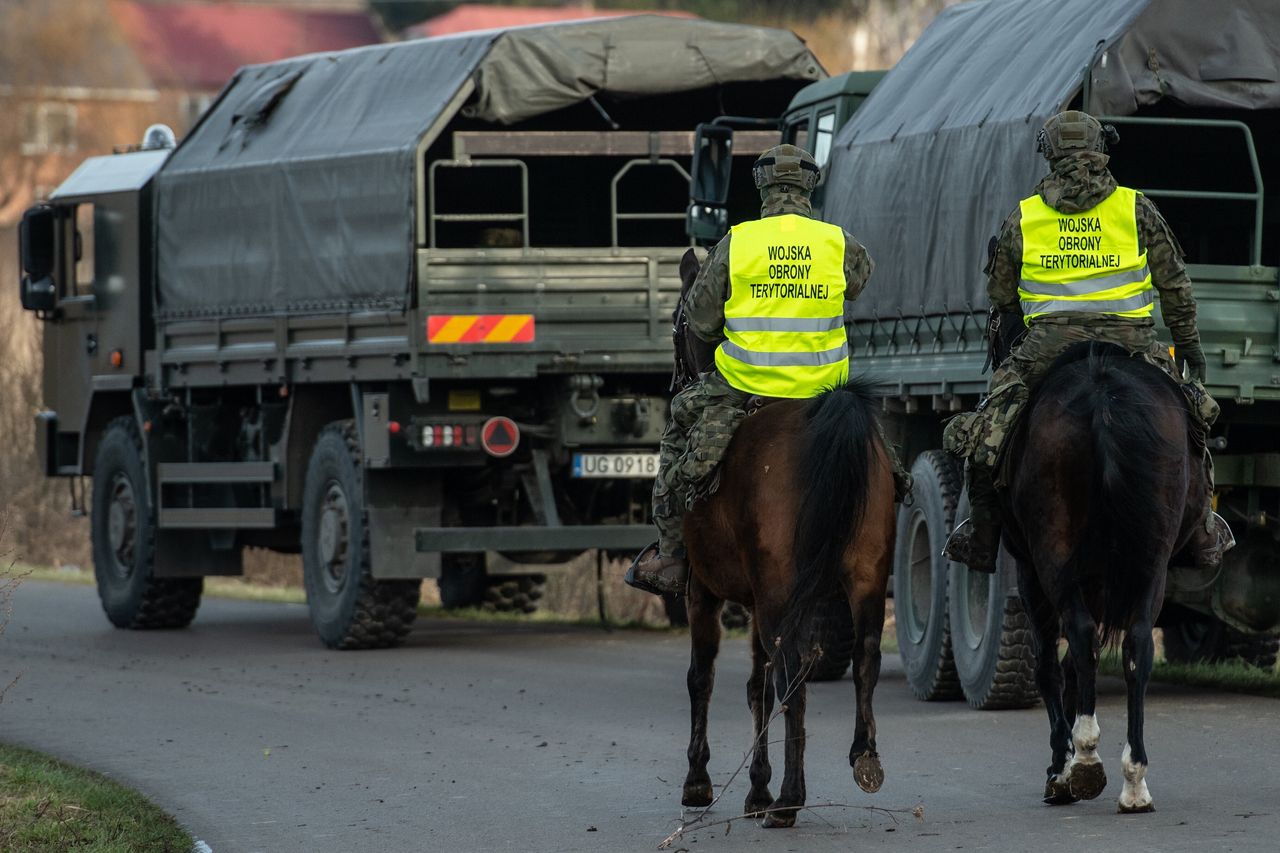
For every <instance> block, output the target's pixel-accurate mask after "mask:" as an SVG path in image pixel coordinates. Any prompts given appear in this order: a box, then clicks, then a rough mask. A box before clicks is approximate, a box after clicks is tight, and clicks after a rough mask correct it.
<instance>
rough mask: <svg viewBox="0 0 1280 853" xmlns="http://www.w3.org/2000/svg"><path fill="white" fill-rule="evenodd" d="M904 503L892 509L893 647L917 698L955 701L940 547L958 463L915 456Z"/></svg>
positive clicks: (939, 456)
mask: <svg viewBox="0 0 1280 853" xmlns="http://www.w3.org/2000/svg"><path fill="white" fill-rule="evenodd" d="M911 476H912V477H913V478H914V479H915V486H914V488H913V489H912V494H913V495H914V496H915V499H914V501H913V503H912V504H911V505H910V506H903V507H900V508H899V509H898V533H897V538H896V541H895V545H894V556H893V607H894V621H895V627H896V631H897V635H898V651H899V653H900V654H901V655H902V668H903V669H904V670H905V671H906V674H907V685H908V686H909V687H910V688H911V692H912V693H913V694H914V695H915V697H916V698H917V699H921V700H924V701H935V700H941V699H959V698H960V695H961V694H960V682H959V681H958V680H957V678H956V665H955V661H954V660H953V659H952V655H951V631H950V628H949V626H948V623H947V560H946V559H945V558H944V557H943V556H942V546H943V545H945V544H946V542H947V536H949V535H950V533H951V527H952V524H953V523H954V521H955V517H956V501H957V500H958V499H959V497H960V490H961V488H962V487H963V477H962V475H961V472H960V468H959V466H958V465H957V464H956V463H955V461H954V460H953V459H952V458H951V457H950V456H949V455H948V454H947V453H946V452H944V451H942V450H928V451H925V452H924V453H922V454H920V456H919V458H917V459H916V463H915V464H914V465H912V466H911Z"/></svg>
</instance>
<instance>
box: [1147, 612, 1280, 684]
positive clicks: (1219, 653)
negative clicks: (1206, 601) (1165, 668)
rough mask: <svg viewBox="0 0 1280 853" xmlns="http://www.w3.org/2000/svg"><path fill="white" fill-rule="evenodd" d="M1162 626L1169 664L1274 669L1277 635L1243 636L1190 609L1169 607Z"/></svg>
mask: <svg viewBox="0 0 1280 853" xmlns="http://www.w3.org/2000/svg"><path fill="white" fill-rule="evenodd" d="M1162 621H1163V623H1164V656H1165V659H1166V660H1167V661H1169V662H1170V663H1216V662H1218V661H1229V660H1242V661H1244V662H1245V663H1247V664H1249V665H1251V666H1256V667H1258V668H1259V669H1266V670H1273V669H1275V666H1276V653H1277V651H1278V650H1280V634H1274V633H1266V634H1246V633H1245V632H1243V631H1239V630H1236V629H1235V628H1232V627H1230V626H1229V625H1227V624H1225V623H1224V622H1222V621H1221V620H1220V619H1215V618H1214V617H1212V616H1208V615H1206V614H1203V613H1198V612H1196V611H1194V610H1191V609H1190V608H1186V607H1179V606H1178V605H1169V608H1168V610H1167V611H1166V614H1165V617H1164V619H1163V620H1162Z"/></svg>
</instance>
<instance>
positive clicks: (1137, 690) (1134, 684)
mask: <svg viewBox="0 0 1280 853" xmlns="http://www.w3.org/2000/svg"><path fill="white" fill-rule="evenodd" d="M1154 597H1155V591H1154V590H1149V591H1148V593H1147V595H1146V597H1145V600H1144V601H1142V602H1141V604H1140V605H1139V607H1140V610H1139V612H1140V613H1141V614H1142V615H1141V616H1140V617H1139V618H1137V619H1134V620H1133V622H1132V623H1131V624H1130V625H1129V630H1128V631H1126V632H1125V637H1124V643H1123V646H1122V649H1123V660H1124V681H1125V687H1126V688H1127V690H1128V694H1129V731H1128V739H1127V742H1126V743H1125V745H1124V752H1123V753H1122V754H1121V756H1120V770H1121V772H1122V773H1123V774H1124V788H1122V789H1121V791H1120V802H1119V807H1118V808H1119V811H1120V812H1121V813H1122V814H1135V813H1139V812H1150V811H1155V806H1154V805H1153V804H1152V801H1151V792H1150V791H1149V790H1147V747H1146V744H1145V743H1144V742H1143V734H1142V728H1143V704H1144V702H1145V699H1146V693H1147V682H1148V680H1149V679H1150V678H1151V667H1152V665H1153V663H1154V661H1155V643H1154V642H1153V641H1152V638H1151V623H1152V621H1153V620H1152V616H1151V612H1152V610H1154V602H1153V599H1154Z"/></svg>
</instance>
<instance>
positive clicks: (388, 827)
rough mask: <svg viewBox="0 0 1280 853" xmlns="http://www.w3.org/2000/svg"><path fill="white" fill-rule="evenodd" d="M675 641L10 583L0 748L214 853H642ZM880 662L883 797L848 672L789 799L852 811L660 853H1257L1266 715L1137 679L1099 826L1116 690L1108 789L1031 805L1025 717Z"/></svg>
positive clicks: (1268, 749)
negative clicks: (101, 598) (1128, 789)
mask: <svg viewBox="0 0 1280 853" xmlns="http://www.w3.org/2000/svg"><path fill="white" fill-rule="evenodd" d="M686 642H687V641H686V640H685V638H684V637H681V636H679V635H667V634H645V633H633V632H625V633H615V634H612V635H606V634H604V633H602V632H600V631H597V630H591V629H565V628H553V627H546V626H536V625H510V624H502V625H483V624H475V623H456V622H445V621H428V622H426V623H424V624H420V625H419V626H418V627H417V628H416V629H415V631H414V632H413V634H412V636H411V637H410V639H409V642H408V644H407V645H406V647H404V648H402V649H397V650H393V651H385V652H353V653H335V652H330V651H327V650H325V649H324V648H322V647H321V646H320V645H319V644H318V642H317V641H316V640H315V639H314V637H313V636H312V634H311V629H310V625H309V623H308V621H307V616H306V611H305V610H304V608H302V607H300V606H292V605H278V604H259V603H246V602H233V601H222V600H217V599H210V600H207V601H205V603H204V604H203V606H202V607H201V610H200V614H199V615H198V617H197V618H196V622H195V624H194V626H193V627H192V628H191V629H189V630H186V631H179V632H165V633H142V632H125V631H117V630H114V629H112V628H111V627H110V626H109V625H108V624H107V621H106V619H105V617H104V616H103V615H102V613H101V611H100V610H99V607H98V602H97V598H96V595H95V593H94V591H93V590H92V589H91V588H88V587H75V586H59V585H50V584H40V583H33V582H28V583H24V584H23V585H22V587H21V588H20V589H19V591H18V594H17V598H16V601H15V602H14V613H13V619H12V622H11V623H10V625H9V628H8V631H7V632H6V634H5V635H4V636H3V637H0V684H4V683H7V682H8V680H9V677H10V676H11V675H12V674H15V673H19V672H20V673H21V679H20V680H19V681H18V683H17V684H16V685H15V686H14V687H13V688H12V689H11V690H10V691H9V693H8V694H7V695H6V697H5V699H4V702H3V703H2V704H0V739H4V740H7V741H10V742H14V743H18V744H22V745H25V746H30V747H34V748H36V749H41V750H45V751H47V752H50V753H53V754H55V755H57V756H60V757H62V758H65V759H67V760H70V761H73V762H75V763H77V764H80V765H84V766H87V767H91V768H93V769H96V770H99V771H101V772H103V773H106V774H107V775H109V776H111V777H113V778H115V779H118V780H120V781H121V782H123V783H125V784H128V785H131V786H133V787H136V788H138V789H139V790H141V791H143V792H145V793H146V794H147V795H149V796H150V797H151V798H153V799H154V800H155V801H156V802H157V803H158V804H159V805H160V806H162V807H163V808H165V809H167V810H169V811H170V812H171V813H173V814H174V815H176V816H177V817H178V819H179V820H180V821H182V822H183V824H184V825H186V826H187V827H188V828H189V829H190V830H191V831H192V832H193V833H194V834H195V835H196V837H197V838H199V839H201V840H203V841H204V842H205V843H206V844H207V845H208V846H209V848H211V849H212V850H213V851H214V853H232V851H271V853H275V851H310V852H311V853H326V851H342V853H347V851H364V850H369V851H385V850H397V851H401V850H403V851H472V850H521V851H579V850H581V851H588V850H589V851H601V850H609V851H612V850H652V849H654V848H655V846H656V845H657V843H658V842H659V841H660V840H661V839H662V838H663V837H664V836H665V835H666V834H667V833H668V832H670V831H671V830H672V829H673V828H674V827H675V826H677V825H678V823H679V820H680V817H681V809H680V805H679V797H680V783H681V780H682V779H683V774H684V771H685V759H684V749H685V744H686V737H687V725H688V723H687V720H688V706H687V697H686V694H685V687H684V670H685V665H686V657H687V646H686ZM746 658H747V650H746V643H745V641H743V640H729V641H726V643H725V645H724V648H723V650H722V652H721V666H720V669H719V673H718V675H719V679H718V681H719V688H718V692H717V697H716V699H715V700H714V701H713V703H712V718H711V745H712V762H711V771H712V776H713V779H714V780H715V783H716V785H717V787H719V786H720V785H722V784H723V783H724V782H725V781H726V780H727V779H728V777H729V775H730V773H732V772H733V770H734V769H735V768H736V767H737V766H738V764H739V762H740V761H741V758H742V754H743V749H744V748H745V746H746V744H747V743H748V741H749V738H750V731H749V719H748V716H747V711H746V703H745V696H744V692H745V691H744V685H745V682H746V676H747V665H746ZM885 670H886V672H885V674H884V677H883V678H882V681H881V684H880V689H879V692H878V693H877V699H878V701H877V712H878V715H877V716H878V723H879V739H880V749H881V754H882V756H883V759H884V766H885V771H886V774H887V780H886V782H885V785H884V788H883V789H882V790H881V791H880V793H878V794H876V795H867V794H863V793H861V792H860V791H858V790H857V789H856V788H855V786H854V785H853V781H852V777H851V774H850V771H849V768H848V764H847V754H848V747H849V741H850V739H851V735H852V722H853V720H852V705H853V685H852V682H851V681H849V680H847V679H846V680H845V681H842V682H840V683H838V684H826V685H819V686H817V687H815V688H813V689H811V691H810V700H809V751H808V758H809V762H808V771H809V772H808V790H809V802H810V804H821V803H850V804H852V805H853V806H856V807H855V808H824V809H821V810H816V811H813V812H808V813H802V814H801V816H800V822H799V824H798V825H797V827H796V828H795V829H793V830H764V829H761V828H760V827H758V826H757V825H756V824H755V823H753V822H747V821H739V822H736V823H734V824H733V825H732V829H731V832H729V833H726V832H725V830H724V828H723V827H712V828H708V829H704V830H701V831H698V832H695V833H693V834H692V835H691V836H689V837H686V838H685V839H683V840H682V841H680V842H679V843H677V844H676V845H674V849H680V848H684V849H687V850H690V851H696V853H705V851H708V850H711V851H715V850H722V851H727V850H744V849H745V850H762V851H763V850H787V851H792V850H794V851H819V850H822V851H825V850H841V851H844V850H850V849H855V848H856V849H859V850H861V849H872V848H874V849H905V850H961V849H963V850H998V851H1023V850H1037V851H1056V850H1063V851H1092V850H1116V851H1124V853H1136V851H1175V850H1187V851H1192V850H1194V851H1211V850H1212V851H1216V850H1233V851H1242V850H1259V851H1263V850H1266V851H1275V850H1278V849H1280V784H1277V777H1276V768H1277V767H1278V766H1280V702H1276V701H1274V700H1267V699H1257V698H1252V697H1244V696H1236V695H1231V694H1225V693H1213V692H1205V691H1193V690H1189V689H1183V688H1177V687H1169V686H1160V685H1156V686H1154V687H1153V689H1152V692H1151V697H1150V702H1149V705H1148V716H1147V736H1148V741H1147V743H1148V751H1149V753H1150V755H1151V759H1152V765H1151V772H1150V775H1149V777H1148V779H1149V783H1150V786H1151V791H1152V794H1153V796H1154V797H1155V803H1156V807H1157V809H1158V811H1157V812H1155V813H1154V814H1148V815H1135V816H1120V815H1117V814H1115V798H1116V796H1117V795H1118V794H1119V784H1118V782H1119V778H1120V775H1119V756H1120V749H1121V746H1122V745H1123V741H1124V725H1123V715H1124V695H1123V685H1122V683H1121V682H1120V681H1119V680H1118V679H1106V680H1104V682H1103V684H1102V685H1101V688H1100V691H1101V694H1102V696H1101V700H1100V710H1099V719H1100V722H1101V725H1102V744H1103V745H1102V750H1101V753H1102V756H1103V760H1104V762H1105V763H1106V765H1107V769H1108V772H1109V774H1110V776H1111V781H1110V784H1109V785H1108V787H1107V790H1106V791H1105V792H1104V793H1103V795H1102V797H1101V798H1099V799H1098V800H1095V801H1093V802H1089V803H1079V804H1076V805H1073V806H1068V807H1059V808H1051V807H1048V806H1044V805H1041V803H1040V792H1041V787H1042V785H1043V778H1044V776H1043V768H1044V766H1045V765H1046V764H1047V763H1048V758H1049V755H1048V745H1047V724H1046V722H1045V719H1044V713H1043V710H1042V709H1039V708H1037V709H1033V710H1029V711H1015V712H1003V713H978V712H975V711H970V710H969V709H968V708H966V707H965V706H964V705H962V704H959V703H954V702H952V703H942V704H923V703H919V702H915V701H914V700H912V699H911V698H910V697H909V694H908V692H907V689H906V686H905V683H904V681H903V677H902V674H901V670H900V667H899V664H898V660H897V657H896V656H887V658H886V665H885ZM773 736H774V738H775V739H778V738H781V736H782V729H781V722H780V721H778V722H777V723H775V730H774V733H773ZM774 755H775V762H774V779H775V788H774V792H775V793H776V790H777V789H776V784H777V781H778V780H780V779H781V770H782V763H781V758H780V755H779V754H778V752H776V751H775V753H774ZM745 793H746V779H745V773H744V774H743V776H742V777H740V778H739V779H738V780H737V781H735V782H734V783H733V787H732V788H731V790H730V792H729V793H728V795H726V797H725V800H724V803H723V804H722V805H720V806H719V807H717V809H716V816H717V817H718V818H727V817H730V816H732V815H734V814H736V813H737V809H738V808H739V807H740V805H741V801H742V798H743V796H744V795H745ZM871 805H874V806H879V807H882V808H885V809H902V810H910V809H911V808H912V807H914V806H916V805H920V806H922V807H923V812H924V816H923V820H917V819H916V818H914V817H911V816H910V815H909V814H885V813H880V812H872V811H869V810H867V809H865V808H862V807H863V806H871Z"/></svg>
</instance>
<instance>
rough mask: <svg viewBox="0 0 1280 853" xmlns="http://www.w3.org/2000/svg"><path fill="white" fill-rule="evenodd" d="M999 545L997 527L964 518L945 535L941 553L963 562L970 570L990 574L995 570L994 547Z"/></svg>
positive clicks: (952, 559)
mask: <svg viewBox="0 0 1280 853" xmlns="http://www.w3.org/2000/svg"><path fill="white" fill-rule="evenodd" d="M999 546H1000V528H999V527H996V526H994V525H991V524H979V523H978V522H976V521H975V520H974V519H972V518H966V519H965V520H964V521H962V522H960V524H959V526H958V527H956V529H955V530H954V531H953V532H952V533H951V535H950V536H949V537H947V544H946V545H944V546H942V555H943V556H944V557H946V558H947V559H948V560H951V561H952V562H955V563H963V564H964V565H966V566H968V567H969V569H970V570H971V571H975V572H985V573H986V574H989V575H991V574H995V571H996V549H997V548H998V547H999Z"/></svg>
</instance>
